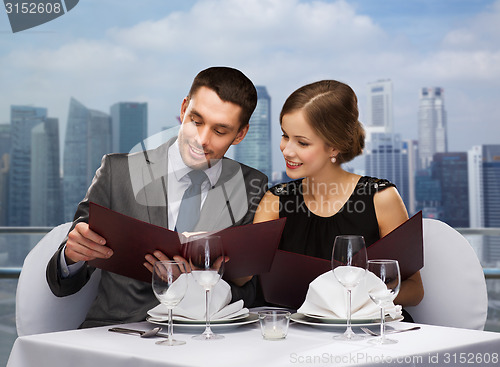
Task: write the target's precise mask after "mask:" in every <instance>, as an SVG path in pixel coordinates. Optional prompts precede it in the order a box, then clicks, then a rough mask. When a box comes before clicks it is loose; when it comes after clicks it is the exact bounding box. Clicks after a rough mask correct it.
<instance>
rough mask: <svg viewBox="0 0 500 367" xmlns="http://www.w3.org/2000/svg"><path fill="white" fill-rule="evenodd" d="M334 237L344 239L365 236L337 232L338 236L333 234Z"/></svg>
mask: <svg viewBox="0 0 500 367" xmlns="http://www.w3.org/2000/svg"><path fill="white" fill-rule="evenodd" d="M335 238H345V239H352V238H362V239H363V240H364V239H365V237H364V236H362V235H360V234H339V235H338V236H335Z"/></svg>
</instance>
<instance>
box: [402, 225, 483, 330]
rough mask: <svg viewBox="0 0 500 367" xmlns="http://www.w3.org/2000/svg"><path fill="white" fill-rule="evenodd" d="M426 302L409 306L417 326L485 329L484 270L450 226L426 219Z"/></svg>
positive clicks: (424, 230)
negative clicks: (418, 324)
mask: <svg viewBox="0 0 500 367" xmlns="http://www.w3.org/2000/svg"><path fill="white" fill-rule="evenodd" d="M423 234H424V267H423V268H422V269H421V270H420V273H421V275H422V281H423V284H424V291H425V295H424V299H423V300H422V302H420V304H419V305H417V306H415V307H407V308H406V309H407V311H408V312H409V313H410V314H411V315H412V317H413V319H414V320H415V322H417V323H422V324H431V325H440V326H450V327H458V328H466V329H478V330H483V328H484V324H485V322H486V316H487V313H488V293H487V290H486V281H485V279H484V273H483V268H482V266H481V264H480V263H479V260H478V258H477V255H476V253H475V252H474V250H473V249H472V247H471V246H470V244H469V242H468V241H467V240H466V239H465V237H463V236H462V235H461V234H460V233H458V232H457V231H456V230H455V229H453V228H452V227H450V226H449V225H448V224H446V223H443V222H441V221H439V220H435V219H427V218H426V219H424V220H423Z"/></svg>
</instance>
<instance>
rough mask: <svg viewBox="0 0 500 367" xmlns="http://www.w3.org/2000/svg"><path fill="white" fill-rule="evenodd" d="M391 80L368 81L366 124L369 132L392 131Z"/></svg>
mask: <svg viewBox="0 0 500 367" xmlns="http://www.w3.org/2000/svg"><path fill="white" fill-rule="evenodd" d="M392 90H393V87H392V81H391V80H390V79H382V80H377V81H376V82H372V83H368V93H367V95H368V101H367V102H368V103H367V111H368V114H367V120H366V121H365V123H366V126H367V128H368V130H369V131H370V132H381V133H392V132H393V125H394V123H393V105H392Z"/></svg>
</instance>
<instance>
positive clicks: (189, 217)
mask: <svg viewBox="0 0 500 367" xmlns="http://www.w3.org/2000/svg"><path fill="white" fill-rule="evenodd" d="M188 176H189V178H190V179H191V185H190V186H189V187H188V188H187V190H186V191H185V192H184V195H183V196H182V201H181V206H180V208H179V215H178V216H177V224H176V226H175V230H176V231H177V232H179V233H182V232H186V231H188V232H189V231H192V230H193V229H194V227H195V226H196V224H197V223H198V221H199V219H200V210H201V209H200V207H201V185H202V184H203V182H204V181H205V180H206V179H207V178H208V177H207V175H206V174H205V172H203V171H201V170H193V171H191V172H189V173H188Z"/></svg>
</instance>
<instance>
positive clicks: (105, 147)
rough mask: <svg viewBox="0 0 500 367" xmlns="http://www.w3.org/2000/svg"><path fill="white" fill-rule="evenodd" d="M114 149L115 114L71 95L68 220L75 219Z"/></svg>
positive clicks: (66, 162)
mask: <svg viewBox="0 0 500 367" xmlns="http://www.w3.org/2000/svg"><path fill="white" fill-rule="evenodd" d="M110 152H111V118H110V117H109V115H107V114H105V113H103V112H99V111H94V110H90V109H88V108H87V107H85V106H84V105H83V104H81V103H80V102H78V101H77V100H76V99H74V98H71V100H70V105H69V113H68V124H67V128H66V137H65V140H64V156H63V166H64V180H63V182H64V220H66V221H68V220H72V219H73V215H74V214H75V210H76V207H77V205H78V203H79V202H80V201H81V200H82V199H83V198H84V197H85V193H86V192H87V189H88V187H89V185H90V183H91V181H92V178H93V176H94V173H95V170H96V169H97V168H98V167H99V165H100V162H101V158H102V156H103V155H104V154H107V153H110Z"/></svg>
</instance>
